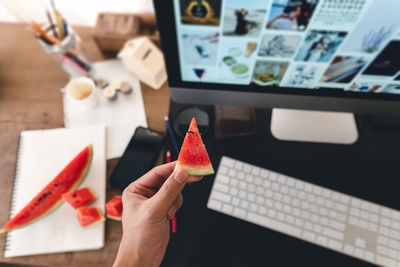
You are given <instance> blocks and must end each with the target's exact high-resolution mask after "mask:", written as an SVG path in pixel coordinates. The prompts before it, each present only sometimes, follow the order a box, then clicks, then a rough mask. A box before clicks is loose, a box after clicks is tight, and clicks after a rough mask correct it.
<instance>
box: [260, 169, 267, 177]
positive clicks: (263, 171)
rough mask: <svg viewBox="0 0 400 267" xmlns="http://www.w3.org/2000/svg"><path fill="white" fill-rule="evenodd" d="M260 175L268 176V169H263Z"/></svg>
mask: <svg viewBox="0 0 400 267" xmlns="http://www.w3.org/2000/svg"><path fill="white" fill-rule="evenodd" d="M260 175H261V177H262V178H268V171H267V170H261V173H260Z"/></svg>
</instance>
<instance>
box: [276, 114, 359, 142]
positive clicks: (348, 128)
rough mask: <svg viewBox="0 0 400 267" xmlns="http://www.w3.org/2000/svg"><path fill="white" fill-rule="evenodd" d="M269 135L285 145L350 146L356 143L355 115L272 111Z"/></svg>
mask: <svg viewBox="0 0 400 267" xmlns="http://www.w3.org/2000/svg"><path fill="white" fill-rule="evenodd" d="M271 133H272V135H273V136H274V137H275V138H277V139H279V140H284V141H301V142H317V143H332V144H353V143H355V142H356V141H357V139H358V131H357V125H356V121H355V119H354V115H353V114H352V113H343V112H327V111H308V110H295V109H278V108H274V109H272V118H271Z"/></svg>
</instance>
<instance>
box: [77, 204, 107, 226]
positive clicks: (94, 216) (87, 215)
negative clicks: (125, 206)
mask: <svg viewBox="0 0 400 267" xmlns="http://www.w3.org/2000/svg"><path fill="white" fill-rule="evenodd" d="M78 220H79V223H80V224H81V226H82V228H86V227H88V226H91V225H93V224H95V223H98V222H102V221H104V216H103V213H102V212H101V210H100V209H99V208H95V207H81V208H79V209H78Z"/></svg>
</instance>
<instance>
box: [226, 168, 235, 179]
mask: <svg viewBox="0 0 400 267" xmlns="http://www.w3.org/2000/svg"><path fill="white" fill-rule="evenodd" d="M228 175H229V176H230V177H235V176H236V170H234V169H230V170H229V171H228Z"/></svg>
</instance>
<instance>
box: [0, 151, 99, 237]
mask: <svg viewBox="0 0 400 267" xmlns="http://www.w3.org/2000/svg"><path fill="white" fill-rule="evenodd" d="M92 155H93V148H92V145H89V146H87V147H85V148H84V149H83V150H82V151H81V152H80V153H79V154H78V155H77V156H76V157H75V158H74V159H73V160H72V161H71V162H70V163H68V165H67V166H65V167H64V169H63V170H62V171H61V172H60V173H59V174H58V175H57V176H56V177H55V178H54V179H53V180H52V181H51V182H50V183H49V184H48V185H47V186H46V187H45V188H43V189H42V191H40V192H39V194H37V195H36V196H35V197H34V198H33V199H32V200H31V201H30V202H29V203H28V204H27V205H26V206H25V207H24V208H23V209H22V210H21V211H20V212H18V213H17V214H16V215H15V216H14V217H13V218H12V219H11V220H10V221H8V222H7V224H6V225H5V226H4V227H3V228H2V229H1V230H0V233H5V232H8V231H11V230H14V229H16V228H20V227H23V226H26V225H28V224H30V223H32V222H34V221H37V220H39V219H40V218H42V217H44V216H46V215H47V214H49V213H50V212H52V211H53V210H55V209H56V208H57V207H58V206H59V205H60V204H61V203H62V201H63V198H62V195H63V194H64V193H66V192H69V191H73V190H75V188H76V187H78V185H79V184H80V183H81V182H82V181H83V179H84V178H85V177H86V174H87V172H88V170H89V167H90V163H91V160H92Z"/></svg>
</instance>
